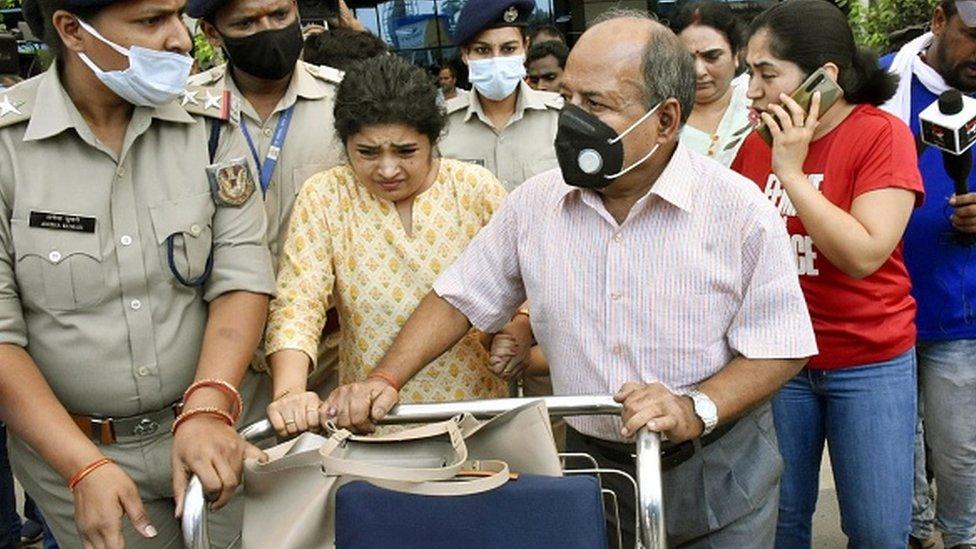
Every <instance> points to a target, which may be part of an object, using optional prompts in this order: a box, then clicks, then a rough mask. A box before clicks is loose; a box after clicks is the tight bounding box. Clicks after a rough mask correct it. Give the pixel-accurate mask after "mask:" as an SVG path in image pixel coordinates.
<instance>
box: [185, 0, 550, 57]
mask: <svg viewBox="0 0 976 549" xmlns="http://www.w3.org/2000/svg"><path fill="white" fill-rule="evenodd" d="M192 1H193V0H191V2H192ZM534 9H535V2H534V1H533V0H468V2H467V3H466V4H464V8H462V9H461V13H460V15H458V21H457V27H456V28H455V29H454V43H455V44H456V45H458V46H463V45H465V44H467V43H468V42H470V41H471V40H472V39H473V38H474V37H475V36H477V35H478V33H479V32H481V31H483V30H487V29H497V28H500V27H524V26H526V25H528V23H529V15H531V14H532V10H534Z"/></svg>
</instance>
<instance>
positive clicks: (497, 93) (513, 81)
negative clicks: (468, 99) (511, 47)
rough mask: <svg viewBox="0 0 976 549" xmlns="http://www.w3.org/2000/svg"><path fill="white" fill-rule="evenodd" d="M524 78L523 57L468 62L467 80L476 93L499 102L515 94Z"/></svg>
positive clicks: (513, 56)
mask: <svg viewBox="0 0 976 549" xmlns="http://www.w3.org/2000/svg"><path fill="white" fill-rule="evenodd" d="M523 78H525V56H523V55H509V56H503V57H491V58H489V59H469V60H468V80H470V81H471V84H472V85H473V86H474V87H475V89H477V90H478V93H480V94H481V95H483V96H485V97H487V98H488V99H491V100H492V101H501V100H502V99H505V98H506V97H508V96H509V95H512V93H514V92H515V88H517V87H518V85H519V82H521V81H522V79H523Z"/></svg>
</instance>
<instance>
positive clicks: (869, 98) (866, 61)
mask: <svg viewBox="0 0 976 549" xmlns="http://www.w3.org/2000/svg"><path fill="white" fill-rule="evenodd" d="M840 87H841V88H843V90H844V99H847V101H848V102H849V103H854V104H858V103H870V104H871V105H874V106H878V105H881V104H883V103H885V102H886V101H888V100H889V99H891V98H892V97H893V96H894V95H895V90H897V89H898V80H897V78H895V76H894V75H892V74H891V73H889V72H888V71H886V70H884V69H882V68H881V66H880V65H879V64H878V55H877V54H876V53H874V51H872V50H869V49H867V48H859V49H858V51H857V53H856V54H855V55H854V60H853V64H852V66H851V70H849V71H847V72H846V73H844V72H841V75H840Z"/></svg>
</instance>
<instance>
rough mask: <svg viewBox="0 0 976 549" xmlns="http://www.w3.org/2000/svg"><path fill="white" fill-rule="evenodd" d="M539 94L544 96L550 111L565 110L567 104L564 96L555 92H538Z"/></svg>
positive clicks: (544, 101)
mask: <svg viewBox="0 0 976 549" xmlns="http://www.w3.org/2000/svg"><path fill="white" fill-rule="evenodd" d="M538 93H540V94H542V95H543V103H545V104H546V107H549V108H550V109H556V110H557V111H558V110H561V109H562V108H563V103H565V100H564V99H563V96H561V95H559V94H558V93H553V92H538Z"/></svg>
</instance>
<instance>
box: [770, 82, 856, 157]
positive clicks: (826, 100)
mask: <svg viewBox="0 0 976 549" xmlns="http://www.w3.org/2000/svg"><path fill="white" fill-rule="evenodd" d="M816 92H820V115H821V116H823V113H825V112H827V109H829V108H830V107H832V106H833V105H834V103H836V102H837V100H838V99H840V98H841V97H843V96H844V90H842V89H840V86H838V85H837V83H836V82H834V80H833V79H832V78H830V76H829V75H828V74H827V71H825V70H824V69H823V68H819V69H817V70H816V71H814V72H813V74H811V75H810V76H809V78H807V79H806V80H804V81H803V83H802V84H800V87H798V88H797V89H796V90H795V91H794V92H793V93H792V94H790V97H792V98H793V100H794V101H796V102H797V104H798V105H800V108H802V109H803V111H804V112H810V103H811V102H812V101H813V94H814V93H816ZM756 132H757V133H759V137H762V140H763V141H765V142H766V144H767V145H769V146H772V145H773V134H771V133H770V132H769V128H768V127H767V126H766V124H765V123H761V124H759V125H758V126H756Z"/></svg>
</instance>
